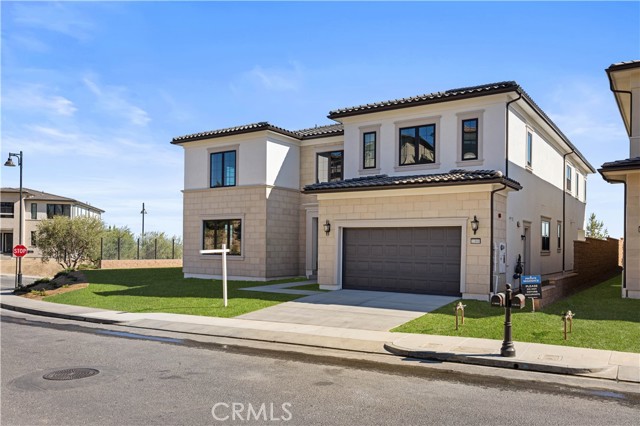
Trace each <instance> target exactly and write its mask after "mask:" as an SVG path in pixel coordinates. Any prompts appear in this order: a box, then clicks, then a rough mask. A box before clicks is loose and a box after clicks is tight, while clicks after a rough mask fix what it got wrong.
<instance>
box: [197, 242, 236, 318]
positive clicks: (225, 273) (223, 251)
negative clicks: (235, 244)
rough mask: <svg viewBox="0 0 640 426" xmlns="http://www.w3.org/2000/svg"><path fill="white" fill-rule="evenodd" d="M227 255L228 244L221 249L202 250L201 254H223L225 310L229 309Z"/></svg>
mask: <svg viewBox="0 0 640 426" xmlns="http://www.w3.org/2000/svg"><path fill="white" fill-rule="evenodd" d="M227 253H229V249H228V248H227V245H226V244H223V245H222V248H221V249H215V250H200V254H222V299H223V300H224V307H225V308H226V307H227Z"/></svg>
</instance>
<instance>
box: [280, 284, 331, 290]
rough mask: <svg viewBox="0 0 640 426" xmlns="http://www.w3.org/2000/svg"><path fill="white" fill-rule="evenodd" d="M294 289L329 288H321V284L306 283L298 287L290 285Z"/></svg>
mask: <svg viewBox="0 0 640 426" xmlns="http://www.w3.org/2000/svg"><path fill="white" fill-rule="evenodd" d="M289 288H290V289H292V290H311V291H329V290H320V285H319V284H304V285H299V286H296V287H289Z"/></svg>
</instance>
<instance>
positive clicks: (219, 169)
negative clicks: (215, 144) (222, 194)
mask: <svg viewBox="0 0 640 426" xmlns="http://www.w3.org/2000/svg"><path fill="white" fill-rule="evenodd" d="M235 185H236V152H235V151H226V152H214V153H212V154H211V182H210V186H211V188H217V187H221V186H235Z"/></svg>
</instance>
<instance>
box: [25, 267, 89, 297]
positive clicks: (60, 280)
mask: <svg viewBox="0 0 640 426" xmlns="http://www.w3.org/2000/svg"><path fill="white" fill-rule="evenodd" d="M88 285H89V284H88V283H87V278H86V277H85V275H84V274H83V273H82V272H80V271H73V272H60V273H58V274H56V276H55V278H54V279H52V280H38V281H36V282H35V283H33V284H31V285H29V286H27V287H26V288H24V289H23V290H17V291H16V292H15V293H16V294H19V295H21V296H24V297H27V298H29V299H38V300H41V299H42V298H44V297H47V296H53V295H54V294H61V293H67V292H69V291H74V290H80V289H82V288H86V287H87V286H88Z"/></svg>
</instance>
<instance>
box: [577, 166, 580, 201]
mask: <svg viewBox="0 0 640 426" xmlns="http://www.w3.org/2000/svg"><path fill="white" fill-rule="evenodd" d="M576 198H578V199H580V173H578V172H576Z"/></svg>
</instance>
